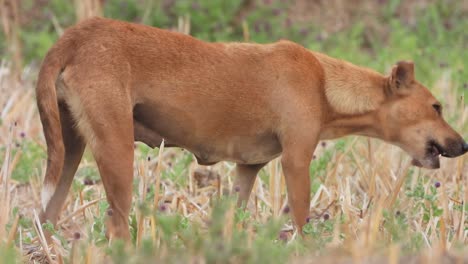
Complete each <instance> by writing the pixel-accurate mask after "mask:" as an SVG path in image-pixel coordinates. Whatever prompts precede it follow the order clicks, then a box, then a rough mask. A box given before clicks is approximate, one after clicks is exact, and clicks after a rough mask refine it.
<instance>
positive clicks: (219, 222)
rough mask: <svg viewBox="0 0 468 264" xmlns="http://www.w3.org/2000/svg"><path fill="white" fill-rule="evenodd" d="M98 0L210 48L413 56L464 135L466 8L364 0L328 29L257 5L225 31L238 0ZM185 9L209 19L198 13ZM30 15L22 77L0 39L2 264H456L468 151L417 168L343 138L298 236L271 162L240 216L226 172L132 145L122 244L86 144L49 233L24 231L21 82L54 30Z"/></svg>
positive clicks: (463, 246)
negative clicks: (168, 9)
mask: <svg viewBox="0 0 468 264" xmlns="http://www.w3.org/2000/svg"><path fill="white" fill-rule="evenodd" d="M25 2H28V1H25ZM109 2H110V4H107V5H106V6H105V8H104V10H103V12H104V15H106V16H109V17H115V18H120V19H125V20H131V21H140V22H145V23H147V24H151V25H155V26H164V27H167V28H172V29H174V30H176V29H178V30H181V31H188V28H190V29H191V30H190V32H191V33H192V34H193V35H194V36H197V37H199V38H202V39H205V40H210V41H221V40H226V41H228V40H229V41H242V40H243V39H248V40H250V41H255V42H269V41H275V40H277V39H279V38H289V39H292V40H294V41H297V42H300V43H301V44H303V45H304V46H306V47H308V48H310V49H313V50H317V51H322V52H325V53H327V54H329V55H331V56H334V57H337V58H341V59H345V60H349V61H351V62H353V63H356V64H358V65H363V66H367V67H370V68H373V69H375V70H378V71H380V72H382V73H386V74H388V73H389V70H390V69H391V66H392V65H393V64H394V63H396V62H397V61H399V60H402V59H411V60H413V61H414V62H415V67H416V77H417V79H418V80H419V81H421V82H422V83H424V84H425V85H426V86H427V87H428V88H429V89H430V90H431V91H432V92H433V94H434V95H435V96H436V97H437V98H438V99H439V100H440V101H441V102H442V105H443V107H444V117H445V119H446V120H447V121H448V122H449V123H450V125H452V126H453V127H454V128H455V129H456V130H457V131H459V132H460V134H461V135H462V136H463V137H464V138H465V139H466V138H468V107H467V106H466V105H467V104H468V71H467V62H468V53H467V52H466V50H468V33H467V32H466V28H468V12H467V9H466V6H464V4H463V3H462V2H463V1H422V2H424V8H423V9H421V10H419V11H414V12H413V13H414V14H412V15H408V14H407V13H405V12H403V11H404V10H406V9H405V8H406V7H402V6H401V5H402V4H401V3H400V1H375V2H382V3H383V4H382V6H380V7H378V9H376V10H375V15H371V16H370V19H371V20H370V21H371V22H369V20H368V18H369V17H368V16H365V17H364V19H359V17H356V15H354V16H352V15H350V18H349V21H347V22H349V25H348V26H346V27H342V28H339V29H337V28H334V27H327V26H326V25H321V24H318V25H317V26H306V25H307V22H304V21H311V20H307V18H304V19H302V18H301V19H297V20H294V19H290V18H289V16H292V15H291V12H294V8H290V9H287V8H286V6H285V5H287V4H284V3H283V2H288V1H258V2H262V3H263V4H259V6H257V7H256V8H257V9H255V10H253V11H252V10H250V11H249V12H250V15H249V16H247V18H246V20H245V21H244V23H240V24H239V25H237V26H235V25H231V22H232V21H234V20H233V17H237V14H236V13H233V12H228V11H226V10H234V8H233V7H236V5H239V3H240V2H241V1H232V4H210V3H214V2H215V1H214V2H213V1H207V0H206V1H198V2H197V3H198V4H199V5H200V6H201V7H200V6H198V7H197V6H193V5H192V3H191V1H184V0H181V1H176V2H177V3H178V5H177V6H176V7H175V8H174V10H173V13H171V15H170V16H169V15H166V16H164V15H163V14H162V13H161V12H163V11H164V10H163V11H161V10H157V9H154V8H153V7H151V6H150V7H151V8H146V10H150V11H147V12H145V7H144V6H143V7H142V6H141V5H138V3H139V2H145V3H146V4H147V3H150V2H151V1H127V2H128V3H127V5H128V6H127V7H126V9H125V10H127V11H126V13H125V12H124V13H121V12H120V11H119V9H116V7H115V6H114V4H115V5H117V4H116V2H118V1H109ZM195 2H196V1H195ZM220 2H223V1H220ZM269 2H274V3H273V4H271V6H270V4H269ZM276 2H278V3H276ZM280 2H281V3H280ZM298 2H301V1H298ZM331 2H334V3H338V2H340V1H331ZM362 2H366V1H362ZM368 2H371V1H368ZM28 3H29V2H28ZM366 3H367V2H366ZM68 5H70V4H63V3H62V2H61V1H51V4H50V6H49V8H50V9H51V10H52V11H54V10H55V11H54V12H55V13H53V14H56V16H57V17H56V22H57V24H58V25H62V26H63V27H65V26H67V25H70V24H71V23H72V22H70V21H67V16H66V14H67V12H72V11H70V7H68ZM230 5H232V6H230ZM23 7H24V8H25V9H27V8H28V6H26V4H25V5H24V6H23ZM196 8H201V9H203V10H205V9H206V10H207V11H206V12H207V13H205V16H199V15H197V13H196V12H195V11H196V10H197V9H196ZM335 8H336V6H335ZM369 8H377V7H375V6H373V5H370V7H369ZM408 8H409V7H408ZM72 10H73V9H72ZM190 10H192V11H193V13H188V11H190ZM275 10H276V11H275ZM278 10H279V11H278ZM282 10H289V11H288V12H289V13H288V12H286V11H284V13H285V14H283V13H281V12H283V11H282ZM338 11H340V10H338ZM338 11H337V12H338ZM341 11H342V10H341ZM25 12H26V11H25ZM223 12H227V13H226V15H225V17H224V16H223V14H224V13H223ZM343 12H344V14H348V13H346V12H347V11H346V10H344V11H343ZM399 12H401V13H400V14H401V15H400V16H398V15H396V13H399ZM148 13H149V14H148ZM28 14H29V13H28ZM160 14H161V15H160ZM187 14H190V16H188V15H187ZM30 16H31V17H34V16H33V15H30ZM174 17H175V20H174ZM171 19H172V20H171ZM310 19H312V20H313V19H314V18H310ZM303 20H304V21H303ZM39 21H42V22H44V21H45V20H41V18H37V21H27V22H24V25H25V26H24V28H23V29H22V31H20V33H19V36H20V39H21V40H22V41H23V45H22V47H23V59H22V60H23V61H22V63H21V65H23V66H21V70H20V72H19V73H18V72H15V67H14V65H15V56H14V55H13V54H11V53H9V52H7V51H6V50H7V49H6V47H7V44H6V39H7V38H8V36H7V34H5V36H0V42H1V44H0V47H1V48H5V49H4V50H5V52H3V51H2V60H1V64H0V165H1V170H0V263H22V262H30V263H54V262H56V261H60V260H62V261H64V262H65V263H154V262H155V263H159V262H160V263H285V262H290V263H316V262H321V263H468V156H467V155H465V156H463V157H460V158H457V159H445V158H442V164H441V169H439V170H425V169H420V168H416V167H412V166H410V157H409V156H408V155H407V154H406V153H404V152H403V151H402V150H400V149H399V148H397V147H395V146H391V145H389V144H386V143H383V142H381V141H378V140H374V139H367V138H362V137H354V136H352V137H346V138H343V139H339V140H335V141H324V142H321V143H320V144H319V146H318V147H317V150H316V152H315V156H314V159H313V160H312V161H311V164H310V177H311V179H312V181H311V182H312V200H311V204H310V221H309V223H308V224H307V225H306V227H305V230H304V232H305V236H304V237H301V236H300V235H298V234H296V233H295V232H294V230H293V228H292V223H291V220H290V217H289V213H288V212H289V209H288V207H287V199H286V188H285V184H284V179H283V175H282V172H281V165H280V162H279V161H278V160H274V161H272V162H270V164H268V165H267V166H266V167H265V168H264V169H263V170H262V171H261V172H260V174H259V177H258V178H257V182H256V185H255V187H254V191H253V193H252V196H251V199H250V203H249V205H248V209H247V210H241V209H237V208H236V207H235V195H236V194H235V192H231V189H232V183H233V179H234V164H232V163H229V162H223V163H219V164H216V165H214V166H209V167H203V166H199V165H197V163H196V160H195V158H194V157H193V156H192V154H190V153H189V152H187V151H184V150H181V149H177V148H161V149H150V148H148V147H147V146H145V145H143V144H141V143H135V162H134V182H133V187H134V188H133V189H134V197H133V209H132V212H131V216H130V218H131V219H130V223H131V227H130V229H131V233H132V245H131V246H125V245H124V244H123V243H121V242H120V241H108V240H107V239H106V237H105V225H104V222H105V218H106V211H107V210H106V209H107V206H108V205H107V202H106V200H105V193H104V189H103V186H102V184H101V182H100V177H99V174H98V172H97V168H96V165H95V163H94V161H93V157H92V155H91V153H89V152H88V151H87V152H86V153H85V157H84V159H83V160H82V162H81V164H80V167H79V169H78V172H77V174H76V176H75V180H74V183H73V185H72V188H71V190H70V194H69V195H68V197H67V200H66V203H65V207H64V209H63V211H62V213H61V218H60V220H59V224H58V226H57V227H56V228H55V229H53V227H51V226H50V225H48V224H44V225H42V226H40V227H37V226H36V225H35V223H37V221H38V220H37V215H38V214H39V213H40V191H41V186H42V179H43V177H44V172H45V164H46V155H45V153H46V146H45V141H44V138H43V134H42V127H41V124H40V121H39V117H38V113H37V107H36V102H35V95H34V88H35V82H36V79H37V72H38V69H39V67H38V65H39V62H40V60H41V59H42V58H43V56H44V53H45V52H46V51H47V48H48V47H50V45H51V44H52V43H53V42H54V41H55V39H56V38H57V37H58V34H59V32H60V28H59V27H56V26H55V24H54V25H52V23H49V22H47V23H49V24H46V22H44V25H46V26H40V25H42V24H41V23H40V22H39ZM213 21H217V22H218V24H216V23H214V22H213ZM284 21H286V22H287V23H286V25H285V24H284V23H283V22H284ZM288 21H289V22H288ZM288 23H292V26H290V27H289V24H288ZM317 23H318V22H317ZM204 25H206V26H205V27H207V29H204ZM268 25H269V26H268ZM320 27H323V28H324V29H321V28H320ZM208 28H209V29H208ZM50 29H52V30H50ZM18 75H19V76H20V78H19V79H18ZM116 162H118V161H116ZM43 230H51V231H52V232H54V238H55V242H54V243H53V245H49V246H46V245H45V242H44V239H43V236H42V232H43Z"/></svg>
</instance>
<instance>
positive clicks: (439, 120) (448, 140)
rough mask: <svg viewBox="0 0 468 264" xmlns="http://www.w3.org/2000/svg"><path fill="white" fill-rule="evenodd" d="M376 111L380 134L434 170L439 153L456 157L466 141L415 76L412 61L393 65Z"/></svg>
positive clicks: (466, 148)
mask: <svg viewBox="0 0 468 264" xmlns="http://www.w3.org/2000/svg"><path fill="white" fill-rule="evenodd" d="M385 93H386V98H387V99H386V101H385V103H384V104H383V105H382V106H381V107H380V109H379V111H378V115H379V119H380V121H381V124H382V129H383V131H382V134H383V138H384V139H385V140H386V141H389V142H391V143H393V144H395V145H397V146H399V147H401V148H402V149H403V150H405V151H406V152H408V153H409V154H410V155H411V156H412V157H413V165H415V166H419V167H424V168H429V169H437V168H439V167H440V161H439V156H440V155H442V156H444V157H450V158H453V157H457V156H460V155H463V154H464V153H466V152H467V151H468V144H467V143H466V142H465V141H464V140H463V138H462V137H461V136H460V135H459V134H458V133H457V132H455V130H454V129H453V128H451V127H450V125H448V124H447V122H446V121H445V120H444V118H443V115H442V113H443V111H442V106H441V104H440V103H439V102H438V101H437V100H436V99H435V98H434V96H433V95H432V94H431V92H429V90H428V89H427V88H426V87H424V86H423V85H422V84H420V83H419V82H418V81H416V79H415V78H414V65H413V63H412V62H406V61H405V62H399V63H398V64H397V65H396V66H394V67H393V69H392V73H391V75H390V76H389V77H388V81H387V84H386V87H385Z"/></svg>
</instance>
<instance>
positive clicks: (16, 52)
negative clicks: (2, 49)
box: [0, 0, 23, 81]
mask: <svg viewBox="0 0 468 264" xmlns="http://www.w3.org/2000/svg"><path fill="white" fill-rule="evenodd" d="M18 3H19V0H0V15H1V20H2V27H3V32H4V33H5V39H6V42H7V48H8V53H10V56H11V58H12V63H13V65H12V74H13V77H14V79H15V80H16V81H20V80H21V73H22V70H23V55H22V51H21V40H20V37H19V31H20V23H19V13H18Z"/></svg>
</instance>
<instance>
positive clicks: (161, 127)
mask: <svg viewBox="0 0 468 264" xmlns="http://www.w3.org/2000/svg"><path fill="white" fill-rule="evenodd" d="M209 119H210V118H206V119H204V118H202V120H194V118H193V116H192V115H191V113H190V114H189V113H185V112H181V110H180V109H178V108H168V107H167V106H164V107H162V108H158V107H154V106H149V105H145V106H143V105H139V106H137V107H135V109H134V120H135V121H134V123H135V124H140V125H142V126H144V127H145V129H139V130H135V133H136V134H135V139H139V140H140V141H143V142H144V143H145V144H147V145H149V146H152V147H155V146H159V144H160V141H161V139H162V138H164V139H165V140H166V142H168V143H169V145H171V146H178V147H181V148H185V149H187V150H188V151H190V152H192V153H193V154H194V155H195V156H196V158H197V161H198V163H199V164H202V165H211V164H215V163H217V162H220V161H232V162H236V163H239V164H260V163H266V162H268V161H270V160H272V159H274V158H276V157H278V156H279V155H280V154H281V145H280V143H279V141H278V138H277V137H276V135H275V134H274V133H272V132H267V130H264V129H258V128H252V127H250V129H249V128H248V127H249V126H248V122H247V124H246V125H245V126H238V128H237V129H236V128H232V127H231V128H230V129H222V128H221V127H223V125H224V127H225V126H226V123H225V122H221V123H219V127H220V129H215V130H210V129H207V128H206V126H207V122H208V121H209ZM227 122H229V121H227ZM237 122H239V120H237ZM211 126H213V124H211ZM251 126H252V125H251ZM214 127H216V125H215V126H214ZM270 131H271V130H270ZM138 133H142V135H139V134H138ZM145 140H146V141H147V142H145ZM153 141H158V142H153Z"/></svg>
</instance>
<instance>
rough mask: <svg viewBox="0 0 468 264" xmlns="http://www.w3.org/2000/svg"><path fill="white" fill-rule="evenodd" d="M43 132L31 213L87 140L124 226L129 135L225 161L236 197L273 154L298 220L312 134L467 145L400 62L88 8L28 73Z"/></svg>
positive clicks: (113, 225)
mask: <svg viewBox="0 0 468 264" xmlns="http://www.w3.org/2000/svg"><path fill="white" fill-rule="evenodd" d="M37 102H38V107H39V113H40V116H41V121H42V124H43V127H44V134H45V138H46V141H47V153H48V163H47V171H46V175H45V179H44V189H43V193H42V202H43V213H42V217H41V219H42V221H46V220H50V221H51V222H52V223H53V224H55V223H56V221H57V218H58V213H59V212H60V210H61V207H62V206H63V202H64V200H65V197H66V194H67V192H68V189H69V187H70V184H71V182H72V179H73V176H74V174H75V171H76V169H77V167H78V164H79V162H80V160H81V157H82V154H83V150H84V148H85V145H86V144H87V145H88V146H89V147H90V149H91V151H92V153H93V155H94V157H95V159H96V161H97V165H98V167H99V172H100V175H101V178H102V182H103V184H104V188H105V190H106V193H107V199H108V201H109V205H110V208H111V209H112V211H113V213H112V214H111V215H110V217H109V220H110V221H109V223H108V231H109V235H110V236H111V237H117V238H123V239H129V229H128V216H129V210H130V206H131V201H132V195H131V193H132V178H133V167H132V166H133V142H134V141H135V140H136V141H142V142H144V143H146V144H148V145H149V146H152V147H156V146H159V144H160V143H161V140H162V138H164V139H166V142H168V145H172V146H180V147H183V148H186V149H188V150H190V151H191V152H192V153H193V154H194V155H195V156H196V157H197V160H198V162H199V163H200V164H214V163H217V162H219V161H223V160H229V161H233V162H236V163H237V174H238V175H237V178H236V182H235V185H234V186H236V187H237V188H239V190H240V192H239V202H240V203H241V202H244V201H246V200H247V199H248V197H249V195H250V192H251V190H252V186H253V183H254V181H255V178H256V174H257V172H258V171H259V170H260V169H261V168H262V167H263V166H264V165H265V164H266V163H268V162H269V161H270V160H272V159H274V158H275V157H278V156H279V155H281V154H282V158H281V163H282V168H283V171H284V175H285V177H286V185H287V189H288V200H289V204H290V207H291V209H292V213H293V219H294V221H295V223H296V225H297V227H298V228H299V230H301V228H302V226H303V225H304V224H305V222H306V218H307V215H308V212H309V201H310V199H309V196H310V179H309V164H310V161H311V158H312V155H313V153H314V149H315V147H316V145H317V142H318V141H319V140H321V139H333V138H337V137H341V136H345V135H349V134H356V135H364V136H370V137H375V138H380V139H382V140H385V141H387V142H390V143H392V144H395V145H398V146H400V147H401V148H402V149H404V150H405V151H406V152H408V153H409V154H410V155H411V156H412V157H413V158H414V165H417V166H421V167H425V168H431V169H434V168H438V167H439V154H442V155H443V156H446V157H456V156H460V155H462V154H464V153H465V152H467V151H468V145H467V144H466V143H465V141H464V140H463V139H462V137H461V136H460V135H458V134H457V133H456V132H455V131H454V130H453V129H452V128H451V127H450V126H449V125H448V124H447V123H446V122H445V121H444V119H443V118H442V114H441V106H440V104H439V103H438V102H437V100H436V99H435V98H434V97H433V96H432V95H431V93H430V92H429V91H428V89H426V88H425V87H424V86H423V85H422V84H420V83H419V82H417V81H416V80H415V79H414V73H413V63H411V62H400V63H398V64H397V65H396V66H395V67H394V68H393V70H392V73H391V75H390V76H388V77H385V76H383V75H381V74H379V73H377V72H375V71H372V70H370V69H366V68H361V67H358V66H355V65H352V64H350V63H347V62H344V61H341V60H337V59H333V58H330V57H327V56H325V55H323V54H320V53H315V52H310V51H308V50H306V49H305V48H303V47H302V46H300V45H297V44H295V43H292V42H288V41H280V42H278V43H274V44H268V45H258V44H240V43H206V42H202V41H200V40H197V39H195V38H192V37H190V36H186V35H182V34H178V33H174V32H169V31H165V30H161V29H157V28H153V27H148V26H144V25H137V24H130V23H126V22H120V21H114V20H110V19H103V18H94V19H91V20H87V21H85V22H83V23H81V24H78V25H77V26H74V27H72V28H70V29H68V30H67V31H66V32H65V34H64V35H63V36H62V37H61V38H60V39H59V40H58V42H57V43H56V44H55V45H54V46H53V47H52V49H51V50H50V51H49V53H48V54H47V56H46V58H45V60H44V62H43V65H42V68H41V71H40V74H39V80H38V84H37Z"/></svg>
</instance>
